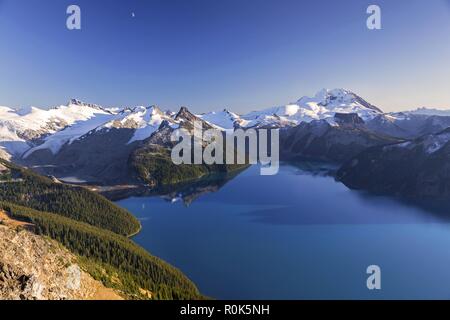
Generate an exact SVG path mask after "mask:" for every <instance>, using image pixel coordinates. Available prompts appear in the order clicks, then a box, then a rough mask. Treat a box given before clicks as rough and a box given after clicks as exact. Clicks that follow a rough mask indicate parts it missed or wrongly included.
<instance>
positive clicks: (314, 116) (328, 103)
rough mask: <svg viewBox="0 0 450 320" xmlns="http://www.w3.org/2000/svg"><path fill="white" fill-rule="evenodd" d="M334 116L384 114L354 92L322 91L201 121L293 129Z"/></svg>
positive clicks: (212, 115) (215, 114) (222, 125)
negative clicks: (290, 100)
mask: <svg viewBox="0 0 450 320" xmlns="http://www.w3.org/2000/svg"><path fill="white" fill-rule="evenodd" d="M336 113H355V114H357V115H358V116H359V117H361V118H362V119H363V120H364V121H368V120H371V119H373V118H374V117H376V116H377V115H380V114H383V112H382V111H381V110H380V109H378V108H377V107H375V106H373V105H371V104H370V103H368V102H367V101H365V100H364V99H362V98H361V97H359V96H358V95H356V94H355V93H353V92H351V91H349V90H345V89H333V90H328V89H323V90H321V91H319V92H318V93H317V94H316V95H315V96H314V97H306V96H305V97H302V98H301V99H299V100H298V101H297V102H295V103H291V104H287V105H285V106H281V107H272V108H268V109H264V110H261V111H253V112H250V113H248V114H245V115H242V116H238V115H236V114H234V113H231V112H229V111H227V110H225V111H222V112H212V113H207V114H205V115H203V116H202V119H204V120H206V121H208V122H210V123H212V124H214V125H216V126H217V127H220V128H223V129H232V128H237V127H242V128H254V127H256V128H263V127H285V126H296V125H299V124H300V123H301V122H311V121H313V120H327V121H329V122H330V123H333V121H334V115H335V114H336Z"/></svg>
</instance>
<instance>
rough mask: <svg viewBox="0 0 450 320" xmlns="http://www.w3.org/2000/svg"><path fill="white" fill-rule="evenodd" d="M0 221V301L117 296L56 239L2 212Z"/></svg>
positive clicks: (101, 298)
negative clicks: (88, 272) (78, 262)
mask: <svg viewBox="0 0 450 320" xmlns="http://www.w3.org/2000/svg"><path fill="white" fill-rule="evenodd" d="M0 222H1V224H0V253H1V255H0V300H63V299H64V300H119V299H121V297H120V296H119V295H118V294H116V293H115V292H114V291H112V290H110V289H107V288H105V287H104V286H103V285H102V284H101V283H100V282H98V281H96V280H94V279H93V278H92V277H91V276H90V275H89V274H87V273H86V272H84V271H83V270H82V269H81V268H80V267H79V265H78V264H77V263H76V257H75V256H74V255H73V254H71V253H70V252H69V251H67V249H65V248H63V247H62V246H61V245H59V244H58V243H57V242H55V241H53V240H50V239H47V238H44V237H41V236H37V235H35V234H33V233H32V232H30V231H27V230H25V229H24V226H23V225H20V223H17V222H15V221H12V220H9V219H8V217H7V216H6V215H5V214H4V213H0ZM28 227H29V226H28Z"/></svg>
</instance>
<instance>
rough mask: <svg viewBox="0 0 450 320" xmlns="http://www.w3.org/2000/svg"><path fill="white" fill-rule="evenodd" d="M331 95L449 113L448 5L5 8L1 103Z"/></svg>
mask: <svg viewBox="0 0 450 320" xmlns="http://www.w3.org/2000/svg"><path fill="white" fill-rule="evenodd" d="M69 4H78V5H79V6H80V7H81V14H82V30H81V31H69V30H67V28H66V18H67V14H66V9H67V6H68V5H69ZM369 4H378V5H379V6H380V7H381V10H382V28H383V29H382V30H377V31H371V30H368V29H367V28H366V19H367V14H366V8H367V7H368V5H369ZM133 12H134V15H135V16H134V17H133V16H132V13H133ZM324 87H325V88H337V87H344V88H348V89H350V90H353V91H354V92H356V93H358V94H359V95H361V96H362V97H364V98H366V99H367V100H368V101H369V102H371V103H373V104H375V105H377V106H379V107H380V108H382V109H383V110H385V111H393V110H403V109H411V108H415V107H419V106H432V107H439V108H450V0H430V1H425V0H390V1H379V0H370V1H365V0H345V1H344V0H342V1H333V0H328V1H326V0H314V1H313V0H310V1H301V0H127V1H125V0H122V1H106V0H70V1H66V0H0V105H8V106H15V107H17V106H29V105H34V106H41V107H45V106H51V105H59V104H64V103H66V101H67V100H68V99H69V98H70V97H76V98H79V99H82V100H86V101H89V102H94V103H99V104H103V105H114V106H123V105H151V104H158V105H160V106H162V107H164V108H170V109H173V110H174V109H176V108H178V107H179V106H181V105H186V106H189V107H190V108H192V110H194V111H196V112H204V111H209V110H213V109H214V110H215V109H222V108H224V107H227V108H229V109H231V110H233V111H236V112H242V113H243V112H247V111H250V110H253V109H261V108H264V107H270V106H276V105H283V104H286V103H289V102H292V101H295V100H297V99H298V98H300V97H301V96H303V95H313V94H314V93H315V92H316V91H318V90H319V89H321V88H324Z"/></svg>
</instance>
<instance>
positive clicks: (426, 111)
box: [403, 107, 450, 117]
mask: <svg viewBox="0 0 450 320" xmlns="http://www.w3.org/2000/svg"><path fill="white" fill-rule="evenodd" d="M403 113H404V114H415V115H424V116H443V117H448V116H450V110H442V109H436V108H427V107H422V108H417V109H415V110H410V111H403Z"/></svg>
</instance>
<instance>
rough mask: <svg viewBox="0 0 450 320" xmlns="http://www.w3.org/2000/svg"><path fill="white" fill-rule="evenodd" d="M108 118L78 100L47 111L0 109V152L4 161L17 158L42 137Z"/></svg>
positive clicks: (105, 111) (107, 114)
mask: <svg viewBox="0 0 450 320" xmlns="http://www.w3.org/2000/svg"><path fill="white" fill-rule="evenodd" d="M111 115H112V112H111V111H109V110H107V109H104V108H101V107H99V106H96V105H88V104H83V103H82V102H80V101H78V100H71V101H70V102H69V103H68V104H67V105H66V106H58V107H55V108H51V109H49V110H44V109H39V108H36V107H29V108H22V109H19V110H14V109H11V108H8V107H0V149H2V150H3V152H4V153H5V154H7V155H8V156H7V157H10V156H14V157H18V156H21V155H22V154H23V153H24V152H25V151H27V150H28V149H30V148H31V147H33V145H34V144H36V143H39V142H40V140H42V139H45V137H48V138H50V137H51V136H52V135H53V134H56V133H58V132H60V131H61V130H63V129H65V128H68V127H74V126H75V127H76V126H77V125H79V124H80V123H85V122H89V121H90V120H92V119H99V118H102V117H104V116H111Z"/></svg>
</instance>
